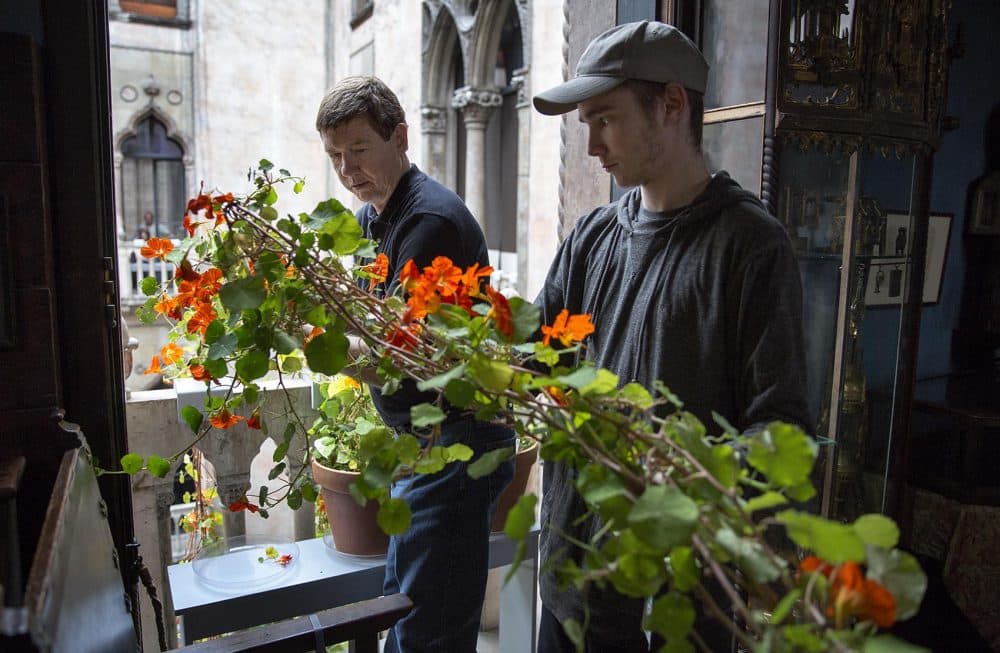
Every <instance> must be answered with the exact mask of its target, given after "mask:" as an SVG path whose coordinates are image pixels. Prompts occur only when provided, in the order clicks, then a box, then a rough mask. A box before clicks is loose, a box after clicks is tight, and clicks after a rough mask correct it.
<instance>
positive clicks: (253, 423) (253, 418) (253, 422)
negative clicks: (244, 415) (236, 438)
mask: <svg viewBox="0 0 1000 653" xmlns="http://www.w3.org/2000/svg"><path fill="white" fill-rule="evenodd" d="M247 426H248V427H250V428H252V429H256V430H258V431H259V430H260V408H259V407H258V408H254V409H253V413H251V414H250V418H249V419H248V420H247Z"/></svg>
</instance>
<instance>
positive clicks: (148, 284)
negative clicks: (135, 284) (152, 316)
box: [139, 277, 160, 297]
mask: <svg viewBox="0 0 1000 653" xmlns="http://www.w3.org/2000/svg"><path fill="white" fill-rule="evenodd" d="M139 288H140V289H141V290H142V294H143V295H145V296H146V297H151V296H152V295H155V294H157V293H159V292H160V284H158V283H157V282H156V277H144V278H143V280H142V282H141V283H140V284H139Z"/></svg>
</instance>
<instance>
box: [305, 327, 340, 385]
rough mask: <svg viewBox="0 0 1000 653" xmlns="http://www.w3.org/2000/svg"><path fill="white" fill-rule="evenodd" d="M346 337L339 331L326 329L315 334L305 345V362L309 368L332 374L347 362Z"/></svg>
mask: <svg viewBox="0 0 1000 653" xmlns="http://www.w3.org/2000/svg"><path fill="white" fill-rule="evenodd" d="M347 347H348V341H347V337H346V336H345V335H344V334H343V333H340V332H339V331H327V332H325V333H321V334H320V335H318V336H316V337H315V338H313V339H312V340H310V341H309V344H307V345H306V349H305V352H306V362H307V363H308V364H309V369H311V370H312V371H313V372H319V373H320V374H327V375H330V376H333V375H334V374H336V373H337V372H339V371H340V370H342V369H343V368H344V365H345V364H346V363H347Z"/></svg>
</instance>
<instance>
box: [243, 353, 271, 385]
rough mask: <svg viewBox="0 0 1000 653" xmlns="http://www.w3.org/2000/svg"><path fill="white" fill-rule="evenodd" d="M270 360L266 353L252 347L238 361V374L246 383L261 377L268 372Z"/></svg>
mask: <svg viewBox="0 0 1000 653" xmlns="http://www.w3.org/2000/svg"><path fill="white" fill-rule="evenodd" d="M270 362H271V359H270V358H269V357H268V355H267V354H266V353H264V352H262V351H260V350H257V349H252V350H250V351H248V352H247V353H245V354H244V355H243V356H242V357H240V359H239V360H238V361H236V376H238V377H239V378H240V380H241V381H243V382H244V383H249V382H251V381H253V380H254V379H259V378H260V377H262V376H264V375H265V374H267V369H268V366H269V364H270Z"/></svg>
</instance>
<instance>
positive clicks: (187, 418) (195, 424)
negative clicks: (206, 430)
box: [140, 365, 214, 467]
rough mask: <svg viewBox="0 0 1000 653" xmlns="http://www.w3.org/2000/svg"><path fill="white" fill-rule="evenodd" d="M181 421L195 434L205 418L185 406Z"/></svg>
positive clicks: (195, 409)
mask: <svg viewBox="0 0 1000 653" xmlns="http://www.w3.org/2000/svg"><path fill="white" fill-rule="evenodd" d="M206 367H207V365H206ZM213 376H214V374H213ZM181 419H183V420H184V422H185V423H186V424H187V425H188V427H189V428H190V429H191V431H192V432H194V433H197V432H198V429H199V428H200V427H201V422H202V420H204V419H205V416H204V415H202V414H201V411H200V410H198V409H197V408H195V407H194V406H185V407H184V408H182V409H181ZM140 467H141V465H140Z"/></svg>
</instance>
